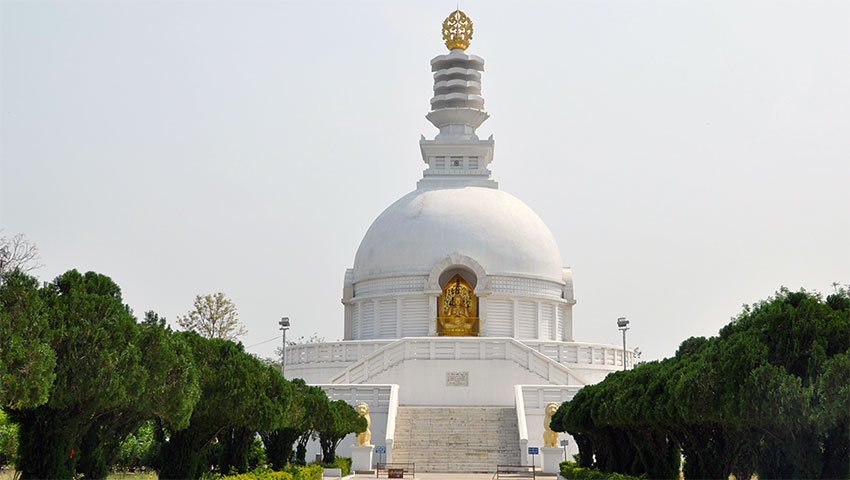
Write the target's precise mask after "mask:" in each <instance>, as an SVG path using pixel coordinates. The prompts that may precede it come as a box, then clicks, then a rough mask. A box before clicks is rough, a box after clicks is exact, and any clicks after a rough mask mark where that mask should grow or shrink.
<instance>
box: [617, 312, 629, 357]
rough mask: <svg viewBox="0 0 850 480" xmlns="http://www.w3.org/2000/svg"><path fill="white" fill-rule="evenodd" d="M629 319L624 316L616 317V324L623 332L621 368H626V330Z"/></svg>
mask: <svg viewBox="0 0 850 480" xmlns="http://www.w3.org/2000/svg"><path fill="white" fill-rule="evenodd" d="M628 325H629V321H628V320H626V317H620V318H618V319H617V326H618V327H620V331H621V332H623V370H625V369H626V330H628V329H629V327H628Z"/></svg>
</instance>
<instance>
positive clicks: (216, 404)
mask: <svg viewBox="0 0 850 480" xmlns="http://www.w3.org/2000/svg"><path fill="white" fill-rule="evenodd" d="M183 335H184V337H185V338H186V340H187V342H188V343H189V345H190V346H191V349H192V352H193V356H194V359H195V365H196V368H197V369H198V374H199V380H200V387H201V392H202V393H201V398H200V400H199V401H198V403H197V404H196V405H195V408H194V410H193V412H192V416H191V418H190V420H189V425H188V427H186V428H185V429H179V430H177V429H166V431H165V432H164V433H163V434H161V438H162V440H163V447H162V457H161V460H160V477H161V478H198V477H199V476H200V474H201V473H202V472H203V471H205V470H206V469H207V467H208V464H207V463H206V462H207V459H206V457H205V455H206V454H207V449H208V447H209V446H210V445H211V444H212V443H213V442H215V441H216V440H217V439H218V438H219V436H221V437H222V438H226V432H228V431H230V430H229V429H246V430H249V431H251V432H254V431H257V430H273V429H275V428H278V427H279V426H280V425H281V424H282V422H283V419H284V418H285V413H286V407H287V403H288V401H289V398H288V396H287V393H288V391H287V389H286V380H284V379H283V377H282V376H281V375H280V373H279V372H277V371H276V370H275V369H274V368H272V367H268V366H266V365H263V363H262V362H260V361H259V360H258V359H257V358H255V357H253V356H252V355H250V354H248V353H245V351H244V349H243V347H242V345H241V344H234V343H233V342H231V341H228V340H223V339H205V338H203V337H201V336H199V335H197V334H196V333H192V332H184V334H183ZM252 435H253V434H251V436H252ZM225 463H229V464H231V465H223V466H222V465H220V467H221V468H222V469H229V468H228V467H229V466H233V464H235V463H237V462H235V461H230V460H228V461H226V462H225ZM235 466H236V467H237V469H242V465H241V464H240V465H235Z"/></svg>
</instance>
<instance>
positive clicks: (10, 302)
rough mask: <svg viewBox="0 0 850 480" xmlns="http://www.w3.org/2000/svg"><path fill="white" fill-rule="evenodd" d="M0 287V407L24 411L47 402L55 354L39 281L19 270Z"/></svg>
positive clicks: (10, 272) (54, 374) (6, 276)
mask: <svg viewBox="0 0 850 480" xmlns="http://www.w3.org/2000/svg"><path fill="white" fill-rule="evenodd" d="M2 277H3V278H4V281H3V282H2V285H0V408H11V409H24V408H31V407H37V406H39V405H42V404H44V403H46V402H47V400H48V397H49V394H50V389H51V387H52V386H53V381H54V380H55V378H56V373H55V372H54V369H55V367H56V352H55V351H54V350H53V348H52V347H51V341H52V338H53V336H54V334H53V330H52V329H51V326H50V322H49V318H48V310H47V305H46V304H45V302H44V299H43V298H42V295H41V294H40V292H39V290H38V280H36V279H35V278H33V277H30V276H28V275H26V274H24V273H23V272H21V271H20V270H12V271H9V272H6V273H4V274H2Z"/></svg>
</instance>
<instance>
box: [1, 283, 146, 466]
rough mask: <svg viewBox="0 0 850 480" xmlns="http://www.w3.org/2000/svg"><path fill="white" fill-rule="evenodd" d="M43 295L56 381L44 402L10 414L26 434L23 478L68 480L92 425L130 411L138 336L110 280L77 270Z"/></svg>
mask: <svg viewBox="0 0 850 480" xmlns="http://www.w3.org/2000/svg"><path fill="white" fill-rule="evenodd" d="M39 294H40V295H41V296H42V298H43V301H44V302H45V308H46V313H47V315H46V317H47V319H48V324H49V329H50V331H51V341H50V345H51V348H52V350H53V351H54V352H55V353H56V359H57V362H56V366H55V368H54V370H53V373H54V374H55V380H54V382H53V384H52V388H51V389H50V392H49V399H48V401H47V403H46V404H43V405H40V406H38V407H35V408H10V409H9V410H7V411H8V412H9V414H10V416H11V417H12V419H13V420H14V421H15V422H17V423H18V425H19V428H20V456H19V464H18V467H19V469H20V470H21V471H22V472H23V477H24V478H68V477H72V476H74V474H75V470H76V468H75V467H76V463H77V461H78V459H79V455H78V452H79V449H80V444H81V441H82V437H83V435H84V434H85V432H86V431H87V430H88V428H89V427H90V426H91V424H92V422H93V420H95V419H97V418H99V417H100V416H102V415H104V414H107V413H108V412H110V411H112V410H114V409H115V408H120V407H121V406H122V405H124V404H125V403H126V401H127V398H128V396H130V392H131V391H132V389H133V388H135V387H136V385H137V382H136V381H135V380H136V379H137V378H138V373H139V372H138V364H139V359H140V357H141V352H140V351H139V348H138V343H137V341H136V339H137V338H136V337H137V334H138V330H137V328H136V322H135V319H134V318H133V316H132V314H131V313H130V311H129V309H128V308H127V307H126V306H124V304H123V303H122V302H121V290H120V288H118V286H117V285H115V283H114V282H112V280H110V279H109V278H108V277H106V276H103V275H98V274H96V273H94V272H88V273H86V274H85V275H83V274H80V273H78V272H77V271H76V270H71V271H69V272H67V273H65V274H63V275H61V276H59V277H57V278H56V280H54V281H53V283H50V284H47V285H46V286H45V287H43V288H42V289H41V290H40V291H39ZM45 438H50V439H51V441H50V442H45V441H44V439H45Z"/></svg>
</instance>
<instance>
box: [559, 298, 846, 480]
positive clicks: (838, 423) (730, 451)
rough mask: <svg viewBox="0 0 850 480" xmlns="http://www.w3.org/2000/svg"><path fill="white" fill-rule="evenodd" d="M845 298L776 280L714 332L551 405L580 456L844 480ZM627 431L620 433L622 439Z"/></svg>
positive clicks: (645, 467) (667, 467)
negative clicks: (765, 294) (772, 291)
mask: <svg viewBox="0 0 850 480" xmlns="http://www.w3.org/2000/svg"><path fill="white" fill-rule="evenodd" d="M848 332H850V297H849V296H848V294H847V292H846V291H839V292H836V294H834V295H830V296H828V297H827V298H826V300H824V299H823V298H822V297H821V296H820V295H816V294H811V293H808V292H805V291H800V292H789V291H788V290H786V289H783V290H780V291H779V292H778V293H777V294H776V295H775V296H774V297H772V298H770V299H768V300H765V301H763V302H759V303H757V304H755V305H754V306H751V307H745V309H744V311H743V313H741V315H739V316H738V317H736V318H735V319H734V320H733V321H732V322H731V323H730V324H729V325H727V326H725V327H724V328H723V329H721V331H720V334H719V335H718V336H717V337H712V338H708V339H706V338H691V339H688V340H686V341H685V342H683V343H682V345H681V346H680V347H679V350H678V351H677V352H676V355H675V356H674V357H672V358H669V359H665V360H663V361H661V362H649V363H646V364H642V365H639V366H637V367H636V368H634V369H633V370H631V371H627V372H617V373H613V374H611V375H609V376H608V377H607V378H606V379H605V380H604V381H603V382H601V383H599V384H597V385H591V386H588V387H585V388H583V389H582V390H581V391H579V392H578V393H577V394H576V396H575V397H574V398H573V400H571V401H570V402H567V403H565V404H564V405H562V406H561V408H559V410H558V413H557V414H556V415H555V417H553V426H554V427H555V428H556V429H559V430H561V431H568V432H570V433H571V434H572V435H573V436H574V437H575V438H576V443H577V444H578V446H579V449H580V457H579V460H580V463H581V465H582V466H585V467H588V466H594V467H596V468H599V469H600V470H603V471H605V472H612V473H613V472H617V473H625V474H632V475H636V474H641V473H645V474H646V475H647V476H648V477H650V478H674V477H675V476H676V473H675V471H676V465H677V461H676V459H677V458H678V450H679V448H681V451H682V453H683V455H684V456H685V459H686V464H685V469H684V474H685V477H686V478H727V477H728V476H729V475H730V473H734V474H735V476H736V478H750V477H751V476H752V474H753V473H754V472H756V473H758V475H759V477H760V478H848V477H850V471H848V462H847V458H848V451H849V450H850V447H848V443H850V441H849V440H850V439H848V428H847V424H848V411H850V409H848V408H847V405H848V404H850V386H848V383H850V382H848V378H850V360H848V355H850V352H848V349H850V334H848ZM624 439H625V440H624Z"/></svg>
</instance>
